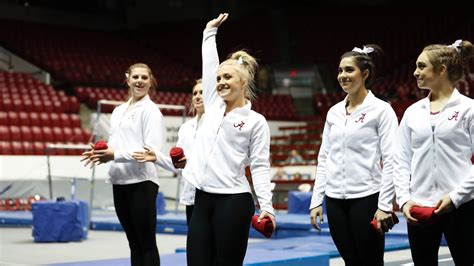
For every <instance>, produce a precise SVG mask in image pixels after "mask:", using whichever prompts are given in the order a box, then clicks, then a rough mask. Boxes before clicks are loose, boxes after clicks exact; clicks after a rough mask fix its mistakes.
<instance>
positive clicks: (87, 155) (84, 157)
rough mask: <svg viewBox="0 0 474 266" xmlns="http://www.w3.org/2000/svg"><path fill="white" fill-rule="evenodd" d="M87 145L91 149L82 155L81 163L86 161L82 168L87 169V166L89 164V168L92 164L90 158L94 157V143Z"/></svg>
mask: <svg viewBox="0 0 474 266" xmlns="http://www.w3.org/2000/svg"><path fill="white" fill-rule="evenodd" d="M89 145H90V146H91V149H90V150H88V151H85V152H83V153H82V159H81V162H83V161H86V162H85V164H84V166H86V167H87V165H89V164H90V165H91V167H93V166H94V163H93V162H92V159H91V157H92V155H94V143H89Z"/></svg>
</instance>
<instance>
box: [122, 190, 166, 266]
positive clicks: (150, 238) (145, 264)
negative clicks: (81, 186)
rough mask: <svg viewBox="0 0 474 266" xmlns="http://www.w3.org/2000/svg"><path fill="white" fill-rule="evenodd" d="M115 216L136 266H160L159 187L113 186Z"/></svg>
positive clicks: (133, 265)
mask: <svg viewBox="0 0 474 266" xmlns="http://www.w3.org/2000/svg"><path fill="white" fill-rule="evenodd" d="M113 194H114V205H115V212H116V213H117V216H118V218H119V221H120V224H121V225H122V227H123V229H124V230H125V233H126V235H127V239H128V245H129V246H130V251H131V254H130V257H131V262H132V266H149V265H150V266H152V265H153V266H157V265H160V255H159V253H158V248H157V246H156V196H157V194H158V186H157V185H156V184H155V183H153V182H151V181H145V182H140V183H136V184H130V185H113Z"/></svg>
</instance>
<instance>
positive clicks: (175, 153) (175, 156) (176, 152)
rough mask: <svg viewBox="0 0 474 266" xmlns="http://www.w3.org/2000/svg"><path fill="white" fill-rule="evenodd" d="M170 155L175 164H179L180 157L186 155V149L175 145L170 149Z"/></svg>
mask: <svg viewBox="0 0 474 266" xmlns="http://www.w3.org/2000/svg"><path fill="white" fill-rule="evenodd" d="M170 157H171V160H172V161H173V164H177V163H178V161H179V159H181V158H183V157H184V151H183V149H182V148H180V147H173V148H171V149H170Z"/></svg>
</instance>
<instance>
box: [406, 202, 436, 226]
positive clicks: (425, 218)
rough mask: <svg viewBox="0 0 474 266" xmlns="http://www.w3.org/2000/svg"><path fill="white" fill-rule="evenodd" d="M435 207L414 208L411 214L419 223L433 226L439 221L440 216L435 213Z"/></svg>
mask: <svg viewBox="0 0 474 266" xmlns="http://www.w3.org/2000/svg"><path fill="white" fill-rule="evenodd" d="M435 210H436V208H435V207H420V206H413V207H412V208H411V209H410V214H411V216H413V218H415V219H417V220H418V222H419V223H424V224H432V223H434V222H436V220H437V219H438V215H436V214H435V213H434V211H435Z"/></svg>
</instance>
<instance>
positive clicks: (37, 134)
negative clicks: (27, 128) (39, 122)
mask: <svg viewBox="0 0 474 266" xmlns="http://www.w3.org/2000/svg"><path fill="white" fill-rule="evenodd" d="M31 136H32V138H33V140H34V141H44V138H43V131H42V130H41V127H38V126H33V127H31Z"/></svg>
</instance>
